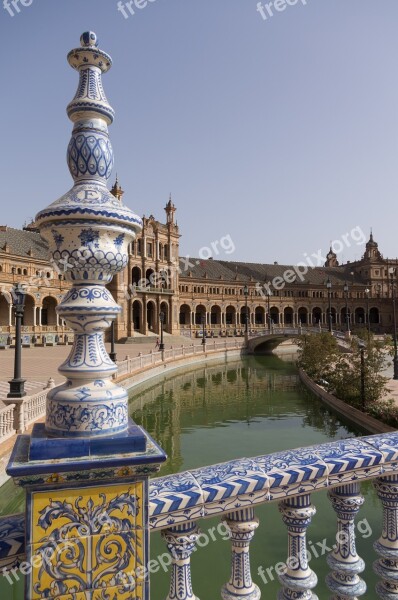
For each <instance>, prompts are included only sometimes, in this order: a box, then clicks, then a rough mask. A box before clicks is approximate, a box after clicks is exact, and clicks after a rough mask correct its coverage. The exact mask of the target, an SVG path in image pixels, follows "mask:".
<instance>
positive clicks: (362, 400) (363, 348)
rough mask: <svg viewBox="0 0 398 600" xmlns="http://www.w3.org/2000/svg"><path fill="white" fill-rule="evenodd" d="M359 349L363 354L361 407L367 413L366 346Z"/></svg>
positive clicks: (362, 345)
mask: <svg viewBox="0 0 398 600" xmlns="http://www.w3.org/2000/svg"><path fill="white" fill-rule="evenodd" d="M359 349H360V352H361V405H362V411H363V412H365V408H366V398H365V345H364V344H363V343H360V344H359Z"/></svg>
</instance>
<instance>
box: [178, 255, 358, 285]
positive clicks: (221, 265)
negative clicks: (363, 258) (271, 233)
mask: <svg viewBox="0 0 398 600" xmlns="http://www.w3.org/2000/svg"><path fill="white" fill-rule="evenodd" d="M188 261H189V264H188ZM354 265H355V264H354V263H349V264H347V265H343V266H341V267H315V268H309V269H308V272H307V273H306V274H304V273H303V269H300V271H301V273H303V274H302V279H300V278H299V277H297V281H296V282H297V283H299V284H303V283H304V284H305V283H308V284H312V285H324V284H325V282H326V280H327V278H328V277H330V280H331V282H332V285H333V284H335V285H340V286H341V285H343V284H344V282H345V281H347V283H349V284H352V283H353V282H354V283H356V284H359V285H366V282H365V281H364V280H363V279H362V278H361V276H360V275H358V274H354V275H353V276H352V275H351V271H352V269H353V267H354ZM180 267H181V268H182V270H183V272H182V273H181V275H180V280H181V281H186V280H189V279H190V277H189V272H191V273H192V277H193V278H195V279H203V280H205V279H206V275H207V279H208V280H213V281H216V280H218V281H229V282H231V283H233V282H235V281H239V282H244V283H250V282H257V281H258V282H259V283H267V282H272V280H273V279H274V277H283V276H284V274H285V273H286V272H287V271H290V270H294V269H295V267H294V265H279V264H278V265H275V264H272V265H266V264H260V263H243V262H234V261H226V260H214V259H211V260H202V259H196V258H190V257H189V258H188V259H185V258H182V259H181V262H180ZM296 268H297V267H296ZM287 285H291V284H287Z"/></svg>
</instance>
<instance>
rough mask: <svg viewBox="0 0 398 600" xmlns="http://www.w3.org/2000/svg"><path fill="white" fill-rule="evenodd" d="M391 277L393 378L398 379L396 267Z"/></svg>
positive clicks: (392, 270)
mask: <svg viewBox="0 0 398 600" xmlns="http://www.w3.org/2000/svg"><path fill="white" fill-rule="evenodd" d="M389 272H390V278H391V297H392V314H393V319H394V321H393V323H394V336H393V338H394V359H393V364H394V377H393V379H398V349H397V317H396V311H395V284H394V275H395V269H394V268H393V267H391V268H390V269H389Z"/></svg>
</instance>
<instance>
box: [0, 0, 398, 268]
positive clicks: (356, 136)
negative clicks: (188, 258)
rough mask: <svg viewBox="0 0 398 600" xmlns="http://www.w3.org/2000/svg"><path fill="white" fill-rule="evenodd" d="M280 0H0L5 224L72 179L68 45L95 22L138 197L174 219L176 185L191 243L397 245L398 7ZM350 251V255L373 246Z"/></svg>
mask: <svg viewBox="0 0 398 600" xmlns="http://www.w3.org/2000/svg"><path fill="white" fill-rule="evenodd" d="M14 1H15V0H14ZM22 1H23V2H24V3H25V4H27V5H28V6H23V5H22V4H21V2H22ZM1 2H2V0H1ZM136 2H137V4H140V3H141V4H145V0H136ZM278 2H279V3H280V4H279V8H280V9H283V7H284V10H280V11H277V10H276V9H275V5H274V4H273V3H271V5H270V7H269V12H271V13H273V16H272V17H271V16H270V14H269V12H267V11H263V12H264V14H265V16H266V17H267V18H266V19H264V18H263V17H262V15H261V14H260V12H258V11H257V10H256V8H257V0H152V1H151V2H148V3H147V6H146V7H145V8H141V9H137V8H136V7H135V6H134V4H133V3H132V5H131V8H132V9H134V15H132V14H130V12H129V11H128V9H127V8H126V7H124V13H125V15H126V14H127V16H128V18H125V15H123V12H121V11H118V9H117V0H19V4H18V7H19V8H20V12H19V13H18V12H17V10H16V9H15V7H14V8H12V4H11V7H10V10H11V12H13V14H14V16H11V14H10V13H9V11H7V10H6V9H5V8H3V6H2V5H1V4H0V47H1V51H2V52H1V56H2V85H1V101H0V103H1V104H0V105H1V113H2V118H1V141H2V149H1V161H0V164H1V179H2V192H1V219H0V222H1V224H3V225H5V224H7V225H9V226H13V227H20V226H22V224H23V222H24V221H25V220H27V219H29V217H33V216H34V215H35V214H36V213H37V212H38V211H39V210H40V209H42V208H44V207H45V206H47V205H48V204H50V203H51V202H53V201H54V200H56V199H57V198H58V197H59V196H61V195H62V194H63V193H64V192H65V191H67V190H68V189H69V188H70V187H71V183H72V179H71V177H70V175H69V171H68V169H67V166H66V162H65V154H66V148H67V145H68V142H69V138H70V133H71V127H72V124H71V122H70V121H69V120H68V118H67V117H66V113H65V108H66V105H67V104H68V102H69V101H70V100H71V99H72V97H73V96H74V93H75V90H76V87H77V81H78V76H77V73H76V72H75V71H73V70H72V69H71V68H70V67H69V65H68V64H67V62H66V54H67V52H68V51H69V50H70V49H72V48H74V47H76V46H78V45H79V37H80V34H81V33H82V32H83V31H86V30H88V29H91V30H93V31H95V32H96V33H97V35H98V37H99V41H100V48H102V49H103V50H105V51H106V52H109V54H111V56H112V58H113V61H114V65H113V67H112V69H111V71H110V72H109V73H107V74H106V75H105V76H104V86H105V91H106V94H107V96H108V99H109V101H110V103H111V104H112V106H113V108H114V109H115V111H116V119H115V122H114V124H113V125H112V126H111V128H110V134H111V139H112V144H113V147H114V151H115V160H116V162H115V170H114V174H115V173H116V171H117V173H118V175H119V181H120V183H121V185H122V187H123V188H124V189H125V191H126V193H125V196H124V200H125V202H126V204H128V205H129V206H130V207H131V208H132V209H133V210H135V212H136V213H138V214H140V215H143V214H145V215H146V216H149V215H150V214H153V215H154V216H155V217H156V218H157V219H159V220H163V219H164V212H163V207H164V206H165V204H166V202H167V200H168V196H169V193H170V192H171V193H172V197H173V201H174V202H175V204H176V206H177V209H178V212H177V220H178V223H179V225H180V228H181V233H182V238H181V254H189V255H195V256H197V255H198V254H199V251H200V249H202V248H205V247H211V243H212V242H215V241H217V240H220V239H221V238H223V237H225V236H230V238H231V239H232V240H233V245H234V247H235V251H234V252H233V253H230V254H229V255H225V254H222V253H219V254H218V253H217V252H215V253H213V255H214V257H215V258H230V259H232V260H241V261H252V262H274V261H278V262H280V263H297V262H299V261H301V260H303V256H304V254H305V253H306V254H308V255H311V254H312V253H317V251H318V250H319V249H322V250H325V251H326V250H327V247H328V245H329V243H330V241H331V240H341V239H342V237H343V236H344V234H347V233H348V234H349V233H350V232H351V230H352V229H353V228H355V227H357V228H358V227H360V228H361V229H362V230H363V231H364V232H365V234H366V237H368V234H369V230H370V227H373V232H374V236H375V239H376V240H377V241H378V242H379V247H380V250H381V251H382V252H383V254H384V256H386V257H391V258H393V257H395V256H397V255H398V243H397V235H396V229H397V209H396V206H397V199H398V180H397V175H398V168H397V167H398V2H397V0H377V1H374V0H349V1H347V0H298V1H297V3H296V4H295V0H289V2H290V4H291V5H290V6H289V5H288V4H287V3H285V4H284V5H283V2H285V0H275V4H277V3H278ZM281 2H282V4H281ZM265 3H266V2H263V5H264V4H265ZM111 182H113V176H112V180H111ZM347 239H348V240H349V241H350V240H351V242H352V239H351V237H348V238H347V237H346V240H347ZM225 245H227V244H225ZM340 245H341V244H340ZM344 246H345V247H344V251H343V254H342V255H340V259H343V261H346V260H354V259H356V258H359V257H360V255H361V254H362V252H363V246H358V245H357V244H356V243H355V242H354V243H350V247H349V248H348V247H347V244H344ZM230 247H231V246H230V245H228V248H230Z"/></svg>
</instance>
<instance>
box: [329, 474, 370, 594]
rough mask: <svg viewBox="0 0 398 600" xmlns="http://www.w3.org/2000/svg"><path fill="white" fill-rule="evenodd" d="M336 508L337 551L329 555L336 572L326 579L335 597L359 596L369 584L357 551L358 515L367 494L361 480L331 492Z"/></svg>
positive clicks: (335, 547) (333, 571) (330, 564)
mask: <svg viewBox="0 0 398 600" xmlns="http://www.w3.org/2000/svg"><path fill="white" fill-rule="evenodd" d="M328 496H329V499H330V501H331V503H332V506H333V510H334V511H335V513H336V514H337V535H336V544H335V546H334V548H333V551H332V552H331V554H329V556H328V557H327V563H328V565H329V567H331V569H332V572H331V573H330V574H329V575H328V576H327V578H326V583H327V586H328V588H329V590H330V591H331V592H332V593H333V596H332V600H341V598H343V599H352V600H356V599H357V598H358V596H362V595H363V594H364V593H365V592H366V584H365V582H364V581H363V580H362V579H361V578H360V577H359V573H362V572H363V571H364V569H365V563H364V561H363V560H362V558H360V557H359V556H358V554H357V550H356V545H355V526H354V521H355V517H356V516H357V514H358V511H359V509H360V507H361V506H362V504H363V503H364V498H363V496H361V494H360V487H359V484H358V483H350V484H348V485H345V486H341V487H337V488H334V489H332V490H330V491H329V492H328Z"/></svg>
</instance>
